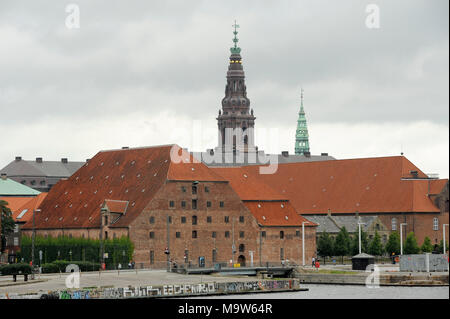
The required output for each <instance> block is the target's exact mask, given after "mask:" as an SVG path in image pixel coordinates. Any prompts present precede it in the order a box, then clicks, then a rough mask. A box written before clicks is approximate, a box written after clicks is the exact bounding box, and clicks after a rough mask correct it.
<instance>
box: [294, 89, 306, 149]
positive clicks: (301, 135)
mask: <svg viewBox="0 0 450 319" xmlns="http://www.w3.org/2000/svg"><path fill="white" fill-rule="evenodd" d="M305 152H309V135H308V127H307V125H306V117H305V110H304V109H303V89H302V90H301V102H300V112H299V113H298V120H297V131H296V134H295V154H297V155H304V154H305Z"/></svg>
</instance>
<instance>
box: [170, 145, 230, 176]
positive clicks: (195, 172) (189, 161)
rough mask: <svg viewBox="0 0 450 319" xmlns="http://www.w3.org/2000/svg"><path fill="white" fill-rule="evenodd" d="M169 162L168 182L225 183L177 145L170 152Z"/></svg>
mask: <svg viewBox="0 0 450 319" xmlns="http://www.w3.org/2000/svg"><path fill="white" fill-rule="evenodd" d="M171 160H172V161H171V164H170V167H169V171H168V173H167V179H168V180H177V181H183V180H187V181H192V180H194V181H203V182H205V181H225V179H224V178H223V177H221V176H219V175H218V174H216V173H215V172H214V171H213V170H211V169H210V168H208V167H207V166H206V165H205V164H203V163H202V162H200V161H198V160H197V159H195V157H194V156H192V155H191V154H190V153H189V152H187V151H186V150H184V149H182V148H180V147H179V146H177V145H175V146H174V147H173V148H172V150H171Z"/></svg>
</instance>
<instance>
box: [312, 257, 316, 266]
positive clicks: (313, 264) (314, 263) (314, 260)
mask: <svg viewBox="0 0 450 319" xmlns="http://www.w3.org/2000/svg"><path fill="white" fill-rule="evenodd" d="M312 266H313V267H315V266H316V258H314V256H313V258H312Z"/></svg>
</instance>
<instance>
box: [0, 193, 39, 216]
mask: <svg viewBox="0 0 450 319" xmlns="http://www.w3.org/2000/svg"><path fill="white" fill-rule="evenodd" d="M33 198H34V197H30V196H27V197H15V196H7V197H0V200H3V201H5V202H7V203H8V205H7V206H8V207H9V209H10V210H11V211H12V212H13V214H14V212H15V211H17V210H18V209H19V208H20V207H22V206H23V205H24V204H26V203H27V202H29V201H30V200H32V199H33Z"/></svg>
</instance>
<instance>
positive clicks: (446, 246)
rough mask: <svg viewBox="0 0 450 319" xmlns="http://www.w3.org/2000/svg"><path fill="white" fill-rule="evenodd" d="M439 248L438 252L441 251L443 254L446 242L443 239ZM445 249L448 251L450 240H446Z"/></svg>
mask: <svg viewBox="0 0 450 319" xmlns="http://www.w3.org/2000/svg"><path fill="white" fill-rule="evenodd" d="M437 249H438V253H440V254H442V253H443V252H444V242H443V241H442V239H441V241H440V243H439V246H438V247H437ZM445 250H447V251H448V241H445Z"/></svg>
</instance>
